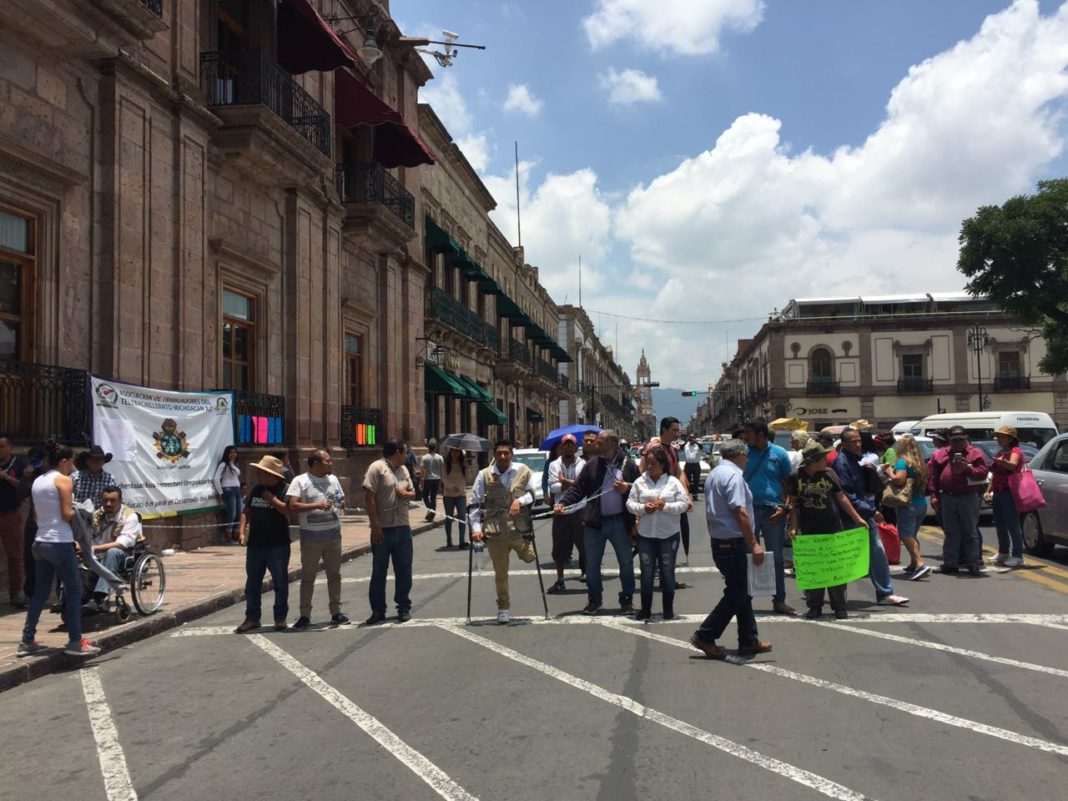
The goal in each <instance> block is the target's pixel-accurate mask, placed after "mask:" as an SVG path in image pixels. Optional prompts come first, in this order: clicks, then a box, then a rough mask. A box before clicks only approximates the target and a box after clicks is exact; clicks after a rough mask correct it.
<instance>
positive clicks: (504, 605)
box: [468, 440, 544, 626]
mask: <svg viewBox="0 0 1068 801" xmlns="http://www.w3.org/2000/svg"><path fill="white" fill-rule="evenodd" d="M536 489H537V487H536V485H535V483H534V476H533V474H532V473H531V472H530V468H529V467H527V466H526V465H524V464H518V465H516V464H512V443H511V442H508V441H507V440H501V441H500V442H498V443H497V444H496V445H494V447H493V463H492V464H490V466H489V467H487V468H486V469H484V470H482V471H480V472H479V474H478V476H477V477H476V478H475V484H474V486H473V487H472V488H471V504H470V506H469V507H468V509H469V512H470V518H471V540H472V541H473V542H478V541H479V540H482V539H483V531H484V532H485V542H486V548H487V549H488V550H489V554H490V559H491V560H492V562H493V573H494V579H495V582H496V585H497V622H498V623H500V624H501V625H502V626H503V625H505V624H507V623H508V622H509V621H510V620H511V613H510V612H509V609H510V607H511V601H510V599H509V597H508V562H509V560H510V559H511V553H512V551H515V552H516V553H517V554H518V555H519V558H520V559H522V560H523V561H524V562H534V561H536V560H537V553H536V551H535V550H534V543H533V536H534V524H533V522H532V521H531V519H530V507H531V505H532V504H533V503H534V493H535V491H536ZM543 597H544V596H543Z"/></svg>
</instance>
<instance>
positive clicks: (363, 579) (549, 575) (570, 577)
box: [315, 565, 719, 587]
mask: <svg viewBox="0 0 1068 801" xmlns="http://www.w3.org/2000/svg"><path fill="white" fill-rule="evenodd" d="M675 572H676V573H709V574H711V573H719V571H718V570H716V568H714V567H677V568H675ZM508 575H509V576H536V575H538V571H537V570H529V569H523V570H509V571H508ZM541 575H542V577H543V578H544V579H545V581H546V583H548V582H550V581H554V580H555V578H554V577H555V576H556V573H555V571H554V569H553V568H549V567H547V568H543V569H542V571H541ZM580 575H581V574H580V573H577V572H575V571H571V572H568V573H565V574H564V580H565V581H570V582H572V583H573V584H574V585H575V587H579V586H583V585H581V584H579V582H578V577H579V576H580ZM471 577H472V578H493V568H492V567H489V566H488V565H487V567H486V568H485V569H484V570H475V571H472V573H471ZM459 578H462V579H465V578H467V571H466V570H464V571H463V572H458V571H457V572H452V573H422V574H419V575H415V576H412V580H413V581H425V580H427V579H459ZM601 578H602V579H604V580H605V581H613V580H615V579H617V578H619V575H618V574H616V573H604V574H602V576H601ZM370 580H371V577H370V576H346V577H345V578H343V579H341V583H342V584H366V583H367V582H369V581H370ZM393 580H394V575H393V571H390V572H389V573H388V574H387V575H386V581H393ZM315 583H316V584H326V579H325V578H321V579H316V581H315Z"/></svg>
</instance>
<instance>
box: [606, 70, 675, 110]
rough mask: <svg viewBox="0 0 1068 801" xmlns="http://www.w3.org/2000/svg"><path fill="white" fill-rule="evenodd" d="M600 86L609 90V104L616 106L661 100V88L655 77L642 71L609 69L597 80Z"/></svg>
mask: <svg viewBox="0 0 1068 801" xmlns="http://www.w3.org/2000/svg"><path fill="white" fill-rule="evenodd" d="M597 82H598V85H599V86H600V87H601V88H602V89H606V90H608V102H609V103H613V104H616V105H627V104H630V103H641V102H647V101H652V100H660V98H661V95H660V86H659V85H658V84H657V81H656V76H655V75H646V74H645V73H644V72H642V71H641V70H635V69H624V70H617V69H615V68H614V67H609V69H608V71H607V72H603V73H601V74H600V75H599V76H598V78H597Z"/></svg>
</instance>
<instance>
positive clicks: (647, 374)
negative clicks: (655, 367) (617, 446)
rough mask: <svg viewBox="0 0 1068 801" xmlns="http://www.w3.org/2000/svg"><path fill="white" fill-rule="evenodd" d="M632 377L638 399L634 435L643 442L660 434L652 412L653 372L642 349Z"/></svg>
mask: <svg viewBox="0 0 1068 801" xmlns="http://www.w3.org/2000/svg"><path fill="white" fill-rule="evenodd" d="M634 376H635V380H636V382H637V386H636V387H635V390H636V392H637V397H638V408H637V412H636V415H635V418H634V429H635V430H634V435H635V437H636V438H637V439H638V440H640V441H645V440H648V439H649V438H650V437H655V436H656V435H657V434H659V433H660V425H659V422H658V421H657V419H656V414H655V413H654V411H653V390H652V384H653V371H652V370H651V369H650V367H649V360H648V359H646V358H645V349H644V348H642V357H641V359H639V360H638V369H637V371H636V372H635V374H634Z"/></svg>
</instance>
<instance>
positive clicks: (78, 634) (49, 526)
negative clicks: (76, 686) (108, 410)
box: [15, 443, 100, 656]
mask: <svg viewBox="0 0 1068 801" xmlns="http://www.w3.org/2000/svg"><path fill="white" fill-rule="evenodd" d="M47 463H48V471H47V472H46V473H45V474H44V475H42V476H39V477H38V478H37V479H36V480H35V481H34V482H33V488H32V489H31V494H32V495H33V510H34V515H35V516H36V518H37V536H36V538H35V539H34V542H33V559H34V566H35V568H36V571H37V572H36V576H37V580H36V582H35V584H34V591H33V598H32V599H31V600H30V606H29V609H28V610H27V611H26V625H25V626H24V627H23V629H22V640H21V641H20V642H19V645H18V649H17V650H16V651H15V653H16V654H17V655H18V656H33V655H34V654H39V653H41V652H43V651H47V650H48V648H47V646H44V645H42V644H41V643H39V642H37V640H36V639H35V636H36V634H37V622H38V621H39V620H40V618H41V611H42V610H43V609H44V605H45V603H47V601H48V596H49V594H50V593H51V592H52V579H53V578H54V577H56V576H58V577H59V581H60V583H61V584H62V585H63V595H64V611H65V612H66V617H67V632H68V634H69V635H70V642H69V643H67V647H66V649H64V651H63V653H65V654H70V655H71V656H92V655H94V654H98V653H100V649H99V648H98V647H97V646H95V645H93V644H92V643H90V642H89V641H88V640H85V639H83V638H82V581H81V576H80V575H79V573H78V559H77V557H76V556H75V553H74V532H73V531H72V530H71V527H70V521H71V520H73V519H74V483H73V482H72V481H71V478H70V474H71V471H72V470H73V469H74V451H72V450H71V449H70V448H67V447H63V446H60V445H56V444H55V443H49V444H48V454H47Z"/></svg>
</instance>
